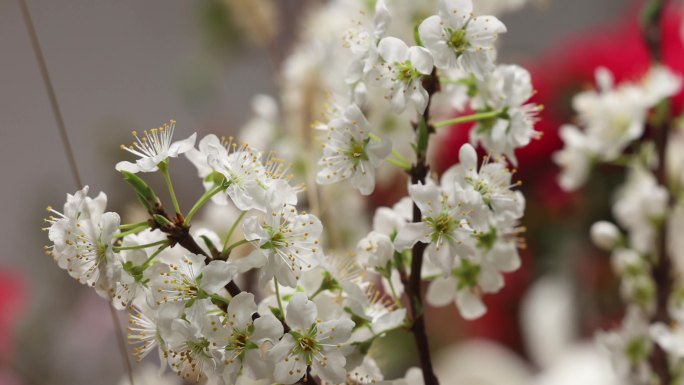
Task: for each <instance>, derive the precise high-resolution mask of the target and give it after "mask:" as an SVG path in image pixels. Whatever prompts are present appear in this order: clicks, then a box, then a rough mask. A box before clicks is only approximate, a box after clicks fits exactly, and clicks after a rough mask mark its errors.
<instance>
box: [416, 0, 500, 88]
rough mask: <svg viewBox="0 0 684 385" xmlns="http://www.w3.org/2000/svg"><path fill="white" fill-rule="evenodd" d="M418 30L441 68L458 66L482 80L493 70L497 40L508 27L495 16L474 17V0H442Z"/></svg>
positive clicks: (436, 63)
mask: <svg viewBox="0 0 684 385" xmlns="http://www.w3.org/2000/svg"><path fill="white" fill-rule="evenodd" d="M418 31H419V33H420V39H421V40H422V41H423V44H424V45H425V48H427V49H428V50H429V51H430V53H432V56H433V57H434V59H435V65H436V66H437V67H438V68H440V69H442V68H444V69H447V68H454V67H456V66H459V67H461V68H462V69H464V70H465V71H467V72H471V73H473V74H475V76H476V77H478V78H480V79H481V78H483V77H484V76H485V74H487V73H489V72H491V71H492V70H493V69H494V59H495V57H496V51H495V48H494V42H495V41H496V39H497V37H498V35H499V34H500V33H504V32H506V27H505V26H504V25H503V23H501V21H499V19H497V18H496V17H494V16H473V3H472V1H471V0H440V2H439V14H438V15H434V16H430V17H428V18H427V19H425V20H424V21H423V22H422V23H421V24H420V26H419V28H418Z"/></svg>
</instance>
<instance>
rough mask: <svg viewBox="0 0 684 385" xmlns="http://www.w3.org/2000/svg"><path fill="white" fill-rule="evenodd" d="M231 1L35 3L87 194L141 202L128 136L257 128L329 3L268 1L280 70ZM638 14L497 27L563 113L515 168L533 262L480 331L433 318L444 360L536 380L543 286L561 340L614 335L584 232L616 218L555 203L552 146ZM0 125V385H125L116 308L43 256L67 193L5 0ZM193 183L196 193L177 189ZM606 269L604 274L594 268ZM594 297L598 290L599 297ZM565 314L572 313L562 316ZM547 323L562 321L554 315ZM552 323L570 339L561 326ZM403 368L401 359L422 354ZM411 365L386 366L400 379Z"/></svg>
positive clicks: (25, 44) (613, 10) (510, 58)
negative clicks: (449, 356) (498, 366)
mask: <svg viewBox="0 0 684 385" xmlns="http://www.w3.org/2000/svg"><path fill="white" fill-rule="evenodd" d="M321 1H322V0H321ZM475 1H477V0H475ZM236 2H237V3H240V2H242V5H243V6H244V5H245V4H249V2H248V1H247V0H236V1H232V2H231V1H228V0H226V1H223V2H222V1H220V0H197V1H180V0H149V1H135V0H117V1H105V0H87V1H86V0H62V1H50V0H30V1H29V7H30V9H31V12H32V16H33V18H34V23H35V25H36V29H37V32H38V35H39V38H40V40H41V44H42V47H43V50H44V54H45V58H46V61H47V65H48V68H49V72H50V75H51V77H52V81H53V84H54V87H55V91H56V94H57V98H58V100H59V103H60V105H61V108H62V113H63V116H64V120H65V123H66V126H67V130H68V132H69V135H70V138H71V141H72V145H73V148H74V152H75V157H76V160H77V162H78V165H79V169H80V172H81V175H82V178H83V179H84V182H85V183H86V184H88V185H90V186H91V191H100V190H102V191H106V192H107V193H108V196H109V199H110V202H111V204H112V207H113V208H114V209H120V210H124V204H125V202H127V201H128V200H130V199H131V198H132V194H129V191H128V190H127V189H126V188H125V187H124V185H123V184H122V183H121V182H120V177H119V175H118V173H116V172H115V170H114V164H115V163H116V161H117V160H119V159H120V157H121V153H120V150H119V144H121V143H128V142H129V141H130V131H131V130H134V129H137V130H142V129H146V128H150V127H156V126H158V125H160V124H161V123H162V122H165V121H167V120H169V119H176V120H177V121H178V126H177V137H179V138H180V137H186V136H187V135H188V134H189V133H191V132H193V131H198V132H199V133H208V132H216V133H222V134H229V133H233V132H235V131H236V130H237V129H238V128H239V127H240V126H241V125H242V124H243V123H244V122H245V121H246V120H247V119H248V117H249V116H250V103H251V98H252V97H253V96H254V95H256V94H259V93H267V94H276V93H277V92H276V74H275V71H274V66H278V64H279V60H280V59H282V58H283V56H284V55H286V54H287V52H288V48H289V47H290V46H291V44H292V43H293V41H294V39H295V38H296V30H297V23H298V19H299V18H300V17H301V15H303V14H304V12H305V9H307V7H312V6H316V5H317V4H318V2H319V1H318V0H282V1H276V2H275V3H276V4H277V8H278V14H277V21H278V23H277V28H278V29H277V32H276V34H275V41H274V42H273V43H272V45H271V46H272V47H277V49H276V50H275V51H276V52H275V54H274V55H271V56H275V59H269V58H268V55H267V52H266V51H265V48H263V46H261V45H259V44H255V43H254V42H252V41H251V40H249V39H247V38H246V37H245V35H244V32H243V31H242V30H241V29H240V28H239V27H238V26H237V25H236V24H235V22H234V20H233V19H232V18H231V17H232V11H231V7H230V6H229V4H230V3H236ZM639 3H640V2H638V1H627V0H600V1H597V0H572V1H568V0H546V1H537V2H534V1H533V2H532V3H531V4H529V5H528V6H526V7H525V8H523V9H522V10H519V11H517V12H515V13H510V14H505V15H502V17H501V18H502V20H503V21H504V23H505V24H506V25H507V27H508V30H509V32H508V33H507V34H506V35H505V37H504V38H502V39H500V41H501V43H502V46H501V47H502V50H501V52H502V54H501V58H500V61H501V62H513V63H522V64H524V65H526V66H529V67H530V68H531V69H532V73H533V80H534V81H535V85H536V87H537V89H538V90H539V97H540V98H547V99H546V100H544V101H542V102H544V103H545V104H546V105H547V111H546V112H545V114H555V117H556V118H557V120H554V119H555V118H554V117H553V116H549V121H548V122H546V123H543V124H546V126H545V128H544V131H545V132H546V133H545V137H544V139H543V140H542V141H541V142H543V143H540V144H538V145H536V146H533V147H534V148H533V149H532V150H530V151H531V152H530V155H529V159H530V160H527V159H523V160H522V161H521V162H522V164H523V165H524V166H523V167H524V169H522V170H521V175H523V176H524V177H523V180H524V181H525V183H526V186H525V189H526V193H527V194H528V202H529V206H530V207H529V209H528V214H527V216H526V221H527V222H529V223H526V225H527V226H528V228H529V231H528V235H527V238H528V243H529V244H530V248H529V249H528V252H527V253H526V254H525V263H526V265H525V267H524V268H523V269H522V270H521V271H520V272H519V273H515V274H513V275H512V277H509V278H510V282H509V283H508V285H507V288H506V289H505V290H504V291H503V292H502V294H501V295H498V296H494V297H492V298H490V299H489V300H488V304H490V306H491V311H490V313H489V314H488V316H487V317H485V319H483V320H481V321H478V322H476V323H473V324H468V325H465V324H461V323H460V321H454V320H455V319H459V317H458V316H457V313H456V310H455V309H451V308H449V309H440V310H439V311H436V312H434V313H432V314H430V315H429V316H428V320H429V322H431V323H432V322H434V324H435V325H434V329H433V330H431V332H432V333H433V334H434V335H433V337H434V338H435V343H434V346H435V348H436V349H439V348H443V347H445V346H447V345H448V344H450V343H451V342H453V341H456V340H460V339H462V338H464V337H473V336H475V337H484V338H488V339H490V340H494V341H498V342H499V343H501V344H502V345H503V346H506V347H507V349H508V350H507V351H509V352H511V354H513V355H514V356H515V357H519V359H520V360H525V362H526V365H528V366H529V368H530V370H531V371H539V370H543V364H544V363H543V362H540V358H539V357H535V355H536V356H539V355H540V353H539V351H538V350H537V351H536V352H531V351H530V349H529V346H528V345H529V344H530V341H527V340H525V339H526V338H527V339H528V340H529V338H528V337H525V334H524V333H523V331H524V330H523V329H524V328H525V327H526V326H525V325H524V322H523V323H521V322H519V313H520V299H521V298H522V297H523V296H524V295H525V293H527V292H528V288H529V287H530V285H531V282H533V281H535V280H536V279H537V278H538V277H542V276H546V277H549V276H550V277H560V278H562V279H558V280H556V282H566V281H567V282H569V284H568V285H567V288H568V289H567V290H566V291H564V289H562V288H561V289H558V286H557V285H556V286H554V288H550V289H549V290H543V291H542V292H543V293H546V295H548V296H551V297H550V298H551V299H550V302H549V303H556V304H558V303H559V301H560V303H563V301H568V300H569V301H571V302H573V305H572V306H570V305H569V306H568V307H566V308H564V309H565V310H559V312H560V313H559V314H561V316H558V317H559V319H562V320H563V322H566V323H569V325H568V326H567V329H568V330H570V331H568V332H566V333H567V334H568V335H571V336H570V337H567V336H565V337H564V336H561V337H558V338H560V339H564V338H565V339H570V338H575V336H578V337H581V336H591V333H592V332H593V331H594V330H595V329H596V328H598V327H600V326H606V325H610V324H611V319H613V318H612V316H615V313H616V312H619V303H617V302H616V299H615V298H616V296H614V282H612V281H611V279H610V278H609V274H608V271H609V269H608V268H607V263H605V260H607V258H606V256H603V255H601V254H600V253H597V252H596V251H595V250H594V249H593V248H591V247H590V246H588V243H587V242H586V236H585V235H584V233H585V232H586V230H585V229H588V224H589V223H591V220H592V219H594V218H597V217H600V216H601V215H602V214H605V213H607V208H606V207H607V199H608V197H607V196H606V195H605V191H607V190H608V187H607V186H606V184H603V185H600V186H598V187H597V186H593V187H592V185H589V187H588V188H587V189H588V191H589V192H588V193H587V194H586V195H587V196H592V197H595V199H596V202H598V203H595V204H593V206H591V202H590V204H589V205H586V204H585V205H584V206H585V208H584V210H585V211H584V212H577V211H576V210H575V208H576V207H578V206H579V204H578V202H583V204H584V203H587V201H586V200H585V198H583V197H582V196H577V195H575V196H567V195H565V194H563V193H561V192H560V190H558V188H557V187H555V182H554V174H553V173H554V172H555V171H553V169H552V168H549V167H548V164H549V154H550V151H551V150H552V149H554V148H555V146H556V145H557V142H556V141H557V138H556V137H555V134H554V132H553V130H555V129H556V128H557V126H558V125H559V124H560V123H562V121H561V120H562V119H563V118H568V117H569V114H568V112H569V100H570V96H571V95H572V93H571V92H570V91H571V90H578V89H580V88H582V87H584V86H586V84H588V83H587V82H589V81H590V80H591V72H592V71H593V67H595V64H596V63H593V64H590V63H583V64H581V65H579V64H578V66H577V71H574V72H573V69H572V68H569V64H568V61H572V59H573V58H574V59H577V57H576V56H573V55H574V54H572V52H575V54H576V55H580V56H582V55H590V54H589V53H587V52H588V51H587V52H585V51H582V50H581V49H580V48H581V47H586V45H585V44H583V43H581V41H582V39H584V41H587V42H591V43H590V44H588V45H592V44H594V45H596V44H597V43H596V41H595V40H596V39H594V37H597V36H599V35H601V36H604V35H605V34H603V32H604V31H606V30H610V31H620V28H623V27H624V28H632V27H629V25H632V24H634V21H633V19H636V17H635V11H636V10H637V9H638V4H639ZM625 20H627V21H625ZM629 20H632V21H629ZM630 23H631V24H630ZM633 27H634V26H633ZM634 28H636V27H634ZM629 30H630V31H632V30H633V28H632V29H629ZM633 35H634V34H632V35H630V34H629V33H613V35H611V36H613V37H614V39H615V40H613V41H612V43H609V44H608V46H611V47H613V51H611V52H613V54H614V55H612V56H611V55H608V54H607V53H606V52H604V53H603V55H604V56H605V58H604V59H605V60H606V61H610V60H613V61H618V62H620V63H622V62H624V63H627V64H628V63H631V61H630V60H631V59H630V58H629V57H628V56H625V57H621V56H620V55H621V53H624V54H625V55H628V53H629V52H631V50H630V48H629V47H630V46H629V45H630V44H632V43H633V40H629V41H627V40H625V39H628V38H629V37H633ZM604 40H605V39H604ZM678 41H679V40H678ZM680 43H681V41H680ZM680 48H681V47H680ZM578 49H579V51H578ZM587 49H588V48H587ZM597 52H599V53H600V52H603V51H602V50H601V49H597ZM582 57H586V56H582ZM596 60H597V61H600V60H603V59H596ZM580 67H581V70H580ZM585 67H586V68H585ZM573 68H574V67H573ZM619 76H620V75H618V77H619ZM624 76H628V75H624ZM538 81H539V82H540V83H537V82H538ZM565 91H567V93H563V92H565ZM549 98H550V99H549ZM548 100H553V102H552V103H550V102H549V101H548ZM549 103H550V104H549ZM549 110H550V111H549ZM563 113H565V114H566V115H563ZM0 117H2V123H1V125H0V170H1V174H0V175H1V177H2V179H1V182H0V183H1V186H2V187H1V188H0V212H1V213H2V214H3V218H4V219H3V221H2V231H1V232H0V244H2V252H1V253H0V385H6V384H26V385H30V384H93V383H97V384H102V385H109V384H116V383H118V382H119V380H120V378H121V373H122V372H123V368H122V364H121V361H120V357H119V354H118V351H117V348H116V344H115V342H114V337H113V330H112V326H111V320H110V318H109V313H108V311H107V308H106V303H105V302H104V301H103V300H101V299H100V298H99V297H97V296H96V294H95V293H94V292H93V291H92V290H89V289H86V288H84V287H82V286H80V285H79V284H78V283H76V282H75V281H74V280H72V279H71V278H70V277H69V276H68V275H67V274H65V273H64V272H63V271H61V270H59V269H58V268H57V267H56V266H55V265H54V263H53V261H52V260H51V258H49V257H46V256H44V255H43V252H42V247H43V245H44V244H45V243H46V242H47V236H46V234H45V233H43V232H42V231H40V228H41V227H43V223H42V218H43V217H45V215H46V213H45V210H44V209H45V206H46V205H47V204H54V205H55V206H58V205H61V202H63V201H64V196H65V193H66V192H72V191H74V190H75V185H74V183H73V181H72V179H71V176H70V173H69V169H68V164H67V161H66V157H65V155H64V150H63V147H62V144H61V141H60V138H59V135H58V131H57V126H56V124H55V121H54V119H53V116H52V114H51V111H50V106H49V104H48V99H47V96H46V92H45V89H44V87H43V83H42V81H41V78H40V74H39V71H38V66H37V64H36V60H35V56H34V53H33V51H32V50H31V45H30V41H29V38H28V34H27V30H26V27H25V25H24V24H23V21H22V17H21V14H20V9H19V4H18V2H17V1H15V0H0ZM460 140H462V138H460V137H458V135H456V137H454V138H453V139H452V141H450V142H447V144H448V146H451V147H446V148H445V149H443V151H442V155H441V157H440V165H441V167H442V168H445V167H446V166H447V165H448V164H449V162H450V161H453V159H454V158H453V156H454V155H453V151H451V152H450V151H449V148H458V147H454V146H455V144H454V143H457V142H458V141H460ZM178 163H179V167H178V168H176V169H174V175H176V179H178V181H176V189H177V192H178V193H179V195H180V197H181V201H188V200H191V199H196V198H197V197H198V196H199V195H200V194H201V191H200V186H199V185H198V184H197V183H196V178H195V172H194V170H193V169H191V168H190V167H189V166H188V165H187V164H183V162H178ZM181 164H183V165H182V166H180V165H181ZM183 167H186V168H183ZM183 173H186V177H187V179H186V180H188V181H191V182H193V183H187V184H184V183H179V182H180V181H181V180H182V178H183V176H182V174H183ZM526 175H527V176H526ZM607 175H608V177H609V178H608V180H610V177H611V174H610V173H608V174H607ZM592 189H593V190H592ZM601 194H603V195H601ZM592 199H594V198H592ZM601 205H603V206H601ZM542 224H544V225H543V226H542ZM561 234H562V235H561ZM601 260H604V263H600V262H599V263H596V262H593V261H601ZM606 277H608V278H606ZM603 278H605V279H603ZM597 283H598V284H597ZM601 285H603V286H605V287H597V286H601ZM509 286H510V287H509ZM554 290H555V291H554ZM568 293H569V294H568ZM554 295H555V296H556V297H553V296H554ZM611 304H612V305H611ZM567 309H574V310H573V311H570V312H569V313H567V314H566V313H563V311H566V312H567V311H568V310H567ZM550 314H551V316H553V314H556V313H553V309H551V310H550ZM442 316H444V317H442ZM440 320H446V321H440ZM551 320H553V319H551ZM575 321H577V322H575ZM501 325H504V326H503V327H502V326H501ZM553 326H554V325H548V327H549V328H553ZM558 328H561V329H562V330H566V329H565V325H558ZM444 335H446V336H447V337H448V338H445V337H444ZM549 338H551V337H549ZM399 343H401V342H399ZM559 343H560V342H559ZM407 350H410V349H407ZM488 354H489V353H488ZM542 355H543V354H542ZM403 359H404V360H405V362H404V363H405V364H406V365H409V364H410V363H411V360H412V359H413V358H412V357H410V356H409V357H403ZM541 360H542V361H543V359H541ZM404 368H405V367H404ZM404 368H395V369H392V368H390V369H389V370H390V372H392V370H394V372H392V373H395V374H397V375H400V374H402V373H403V369H404ZM397 370H399V371H397ZM464 384H466V385H467V384H468V383H466V382H464ZM473 384H474V382H473Z"/></svg>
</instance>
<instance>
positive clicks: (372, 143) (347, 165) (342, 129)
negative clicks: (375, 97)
mask: <svg viewBox="0 0 684 385" xmlns="http://www.w3.org/2000/svg"><path fill="white" fill-rule="evenodd" d="M328 125H329V127H330V129H329V131H328V137H327V141H326V143H325V145H324V147H323V157H322V158H321V159H320V161H319V162H318V164H319V165H320V166H321V167H322V168H321V170H320V171H319V172H318V174H317V175H316V182H317V183H318V184H331V183H335V182H339V181H342V180H345V179H351V184H352V186H354V187H355V188H356V189H358V190H359V191H360V192H361V194H363V195H369V194H370V193H372V192H373V190H374V189H375V169H376V168H377V167H379V166H380V164H381V163H382V161H383V159H385V158H386V157H387V156H388V155H389V154H390V151H391V150H392V145H391V144H390V142H389V141H388V140H387V139H380V140H379V141H376V140H373V139H372V138H371V136H370V125H369V123H368V120H366V117H365V116H364V115H363V113H362V112H361V110H360V109H359V107H357V106H356V105H354V104H352V105H350V106H349V107H348V108H347V109H346V111H345V114H344V117H343V118H339V119H335V120H333V121H331V122H330V123H329V124H328Z"/></svg>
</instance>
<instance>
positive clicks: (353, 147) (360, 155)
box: [346, 139, 368, 165]
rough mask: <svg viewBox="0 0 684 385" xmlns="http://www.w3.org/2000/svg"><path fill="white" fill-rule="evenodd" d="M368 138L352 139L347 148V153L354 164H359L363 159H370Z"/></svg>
mask: <svg viewBox="0 0 684 385" xmlns="http://www.w3.org/2000/svg"><path fill="white" fill-rule="evenodd" d="M367 144H368V140H364V141H358V140H356V139H352V140H351V143H350V145H349V148H348V150H347V153H346V155H347V156H348V157H350V158H351V159H352V162H353V163H354V165H357V164H358V163H359V162H360V161H362V160H368V154H366V145H367Z"/></svg>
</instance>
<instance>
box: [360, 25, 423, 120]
mask: <svg viewBox="0 0 684 385" xmlns="http://www.w3.org/2000/svg"><path fill="white" fill-rule="evenodd" d="M378 52H379V53H380V57H381V58H382V63H379V64H378V65H377V66H376V69H375V71H374V72H372V73H371V74H370V75H369V78H370V80H371V82H373V83H376V84H378V85H379V86H380V87H382V88H383V89H384V90H385V92H386V95H385V99H387V100H389V102H390V105H391V107H392V110H393V111H394V112H396V113H401V112H403V111H404V110H405V109H406V104H407V103H408V102H409V101H410V102H411V103H412V104H413V105H414V107H415V109H416V112H417V113H419V114H422V113H423V111H425V108H426V107H427V102H428V93H427V91H425V88H423V80H422V79H423V77H424V76H427V75H430V73H431V72H432V67H433V61H432V56H431V55H430V52H429V51H428V50H426V49H425V48H423V47H410V48H409V47H408V46H407V45H406V43H404V42H403V41H402V40H400V39H397V38H396V37H386V38H384V39H382V40H380V43H379V44H378Z"/></svg>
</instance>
